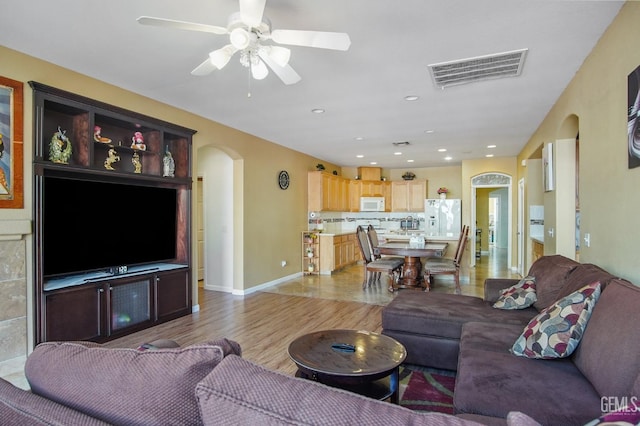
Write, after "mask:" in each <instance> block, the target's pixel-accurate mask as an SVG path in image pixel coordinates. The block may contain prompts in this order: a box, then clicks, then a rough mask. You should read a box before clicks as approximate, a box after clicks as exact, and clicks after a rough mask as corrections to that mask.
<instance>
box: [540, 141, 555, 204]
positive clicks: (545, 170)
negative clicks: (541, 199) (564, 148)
mask: <svg viewBox="0 0 640 426" xmlns="http://www.w3.org/2000/svg"><path fill="white" fill-rule="evenodd" d="M542 184H543V185H544V192H549V191H553V190H554V189H555V185H554V177H553V143H551V142H549V143H547V144H545V145H544V146H543V147H542Z"/></svg>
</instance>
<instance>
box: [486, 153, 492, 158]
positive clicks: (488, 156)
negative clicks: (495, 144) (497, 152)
mask: <svg viewBox="0 0 640 426" xmlns="http://www.w3.org/2000/svg"><path fill="white" fill-rule="evenodd" d="M485 157H487V158H491V157H493V154H487V155H485Z"/></svg>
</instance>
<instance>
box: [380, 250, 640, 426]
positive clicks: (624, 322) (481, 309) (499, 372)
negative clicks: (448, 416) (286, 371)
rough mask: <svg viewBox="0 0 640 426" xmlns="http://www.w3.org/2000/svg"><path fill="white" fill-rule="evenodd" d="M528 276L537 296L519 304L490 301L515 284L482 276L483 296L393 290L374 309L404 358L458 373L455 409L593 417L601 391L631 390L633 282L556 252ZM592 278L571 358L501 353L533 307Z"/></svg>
mask: <svg viewBox="0 0 640 426" xmlns="http://www.w3.org/2000/svg"><path fill="white" fill-rule="evenodd" d="M528 275H530V276H533V277H535V278H536V292H537V296H538V300H537V301H536V302H535V304H534V305H533V306H532V307H529V308H526V309H521V310H501V309H496V308H493V307H492V305H493V302H494V301H495V300H496V299H497V296H498V295H499V294H500V290H502V289H505V288H508V287H509V286H512V285H514V284H515V283H517V282H518V280H507V279H489V280H487V281H486V283H485V298H484V299H480V298H476V297H471V296H460V295H452V294H438V293H417V292H404V293H400V294H398V296H397V297H396V298H395V299H394V300H393V301H392V302H391V303H390V304H389V305H388V306H387V307H385V309H384V310H383V314H382V327H383V334H386V335H389V336H391V337H394V338H395V339H397V340H399V341H400V342H402V343H403V344H404V345H405V346H406V347H407V352H408V356H407V362H410V363H416V364H420V365H425V366H430V367H436V368H445V369H454V370H457V375H456V386H455V392H454V406H455V409H456V412H458V413H473V414H479V415H485V416H495V417H503V418H504V417H506V415H507V413H508V412H509V411H511V410H517V411H521V412H523V413H525V414H528V415H529V416H531V417H532V418H534V419H535V420H536V421H538V422H540V423H541V424H543V425H563V426H566V425H582V424H585V423H587V422H588V421H590V420H593V419H595V418H597V417H599V416H601V415H602V412H601V397H615V398H618V400H620V401H623V400H624V398H627V399H630V398H631V397H638V396H640V377H639V373H640V357H638V356H637V354H638V353H639V352H640V327H638V323H640V309H638V307H640V288H638V287H636V286H634V285H632V284H630V283H628V282H626V281H624V280H622V279H618V278H615V277H614V276H613V275H611V274H609V273H608V272H606V271H604V270H603V269H602V268H600V267H598V266H596V265H592V264H580V263H578V262H575V261H573V260H571V259H568V258H565V257H563V256H558V255H556V256H545V257H542V258H540V259H539V260H538V261H536V262H535V263H534V264H533V265H532V267H531V270H530V271H529V274H528ZM594 281H599V282H600V283H601V289H602V293H601V295H600V298H599V300H598V302H597V303H596V305H595V307H594V309H593V313H592V315H591V318H590V319H589V321H588V325H587V327H586V330H585V331H584V334H583V336H582V340H581V342H580V344H579V345H578V347H577V349H576V351H575V352H574V353H573V354H572V355H570V356H569V357H567V358H563V359H553V360H540V359H529V358H524V357H519V356H516V355H513V354H512V353H510V351H509V349H510V348H511V347H512V345H513V344H514V342H515V341H516V339H517V338H518V336H519V335H520V334H521V333H522V332H523V329H524V327H525V325H527V323H528V322H529V320H531V319H532V318H533V317H534V316H536V315H537V314H538V312H539V311H541V310H542V309H544V308H546V307H548V306H550V305H552V304H553V303H554V302H555V301H557V300H558V299H561V298H563V297H564V296H567V295H569V294H571V293H573V292H574V291H576V290H578V289H580V288H582V287H583V286H585V285H587V284H590V283H592V282H594Z"/></svg>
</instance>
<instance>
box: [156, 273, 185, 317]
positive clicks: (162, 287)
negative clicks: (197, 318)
mask: <svg viewBox="0 0 640 426" xmlns="http://www.w3.org/2000/svg"><path fill="white" fill-rule="evenodd" d="M156 299H157V302H156V321H168V320H171V319H174V318H178V317H180V316H182V315H185V314H189V313H191V283H190V282H189V270H182V271H172V272H166V273H158V274H157V275H156Z"/></svg>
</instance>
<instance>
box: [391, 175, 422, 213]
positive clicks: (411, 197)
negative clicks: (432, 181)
mask: <svg viewBox="0 0 640 426" xmlns="http://www.w3.org/2000/svg"><path fill="white" fill-rule="evenodd" d="M426 198H427V181H426V180H405V181H394V182H391V211H392V212H423V211H424V200H425V199H426Z"/></svg>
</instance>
